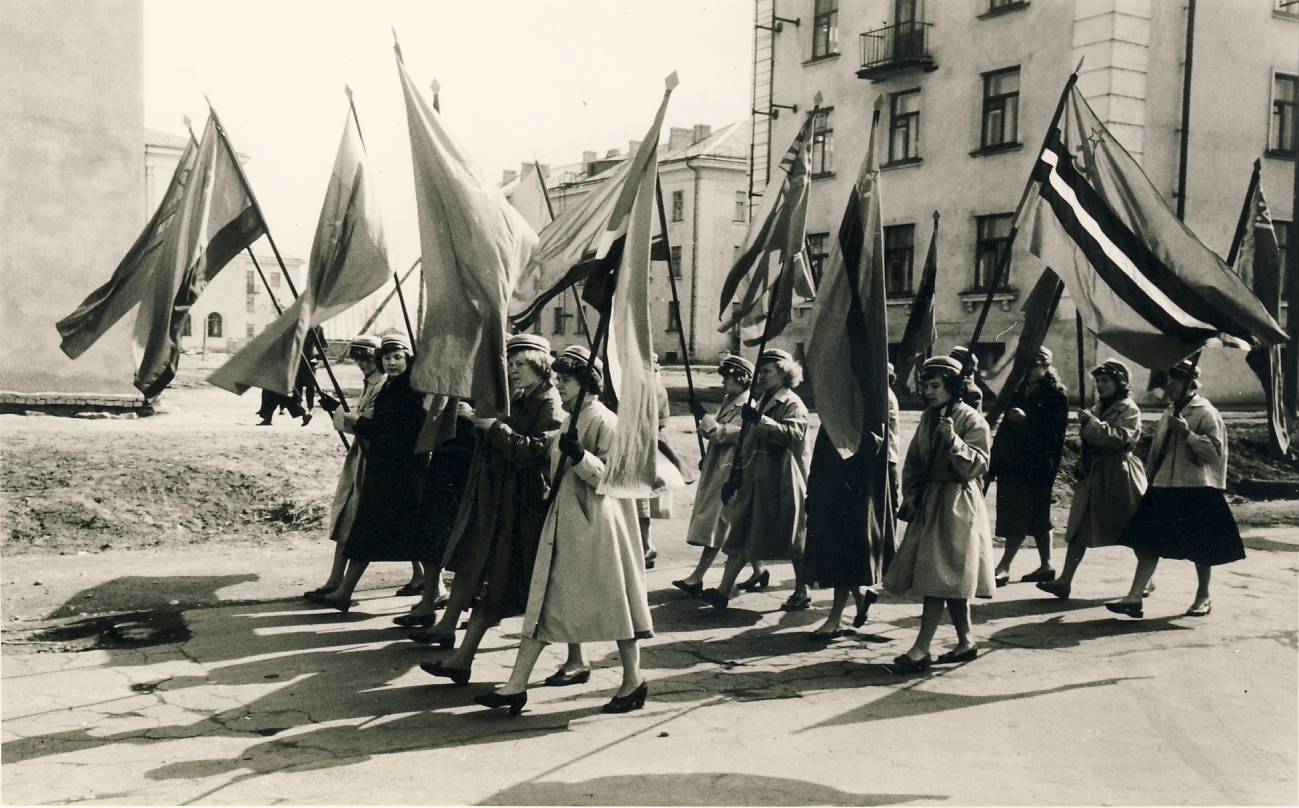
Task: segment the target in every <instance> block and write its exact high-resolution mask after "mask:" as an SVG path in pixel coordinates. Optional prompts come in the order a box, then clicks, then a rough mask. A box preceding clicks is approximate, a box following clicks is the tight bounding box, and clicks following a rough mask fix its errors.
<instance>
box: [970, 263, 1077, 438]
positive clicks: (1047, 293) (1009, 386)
mask: <svg viewBox="0 0 1299 808" xmlns="http://www.w3.org/2000/svg"><path fill="white" fill-rule="evenodd" d="M1063 293H1064V283H1063V282H1062V281H1061V280H1060V276H1059V275H1056V274H1055V273H1054V272H1052V271H1051V268H1050V267H1047V268H1045V269H1043V270H1042V274H1041V276H1039V277H1038V279H1037V283H1035V284H1033V291H1031V292H1029V293H1028V299H1027V300H1025V301H1024V305H1023V306H1022V307H1021V309H1020V311H1021V312H1023V315H1024V320H1023V325H1022V326H1021V327H1020V331H1019V340H1018V342H1016V343H1015V352H1014V360H1013V363H1012V364H1011V366H1010V373H1009V374H1007V376H1006V381H1005V383H1004V384H1002V386H1001V392H999V393H997V400H996V401H995V402H994V403H993V405H992V407H991V408H990V409H989V410H988V413H987V418H988V425H989V426H996V425H997V421H998V420H999V419H1000V418H1001V416H1002V415H1005V413H1006V409H1007V408H1008V407H1009V406H1010V401H1011V399H1013V398H1014V397H1015V394H1016V393H1017V392H1018V391H1019V388H1020V387H1021V386H1023V384H1024V380H1025V379H1027V378H1028V370H1029V368H1031V367H1032V366H1033V363H1034V362H1036V361H1037V351H1038V349H1039V348H1041V347H1042V343H1043V342H1045V341H1046V334H1047V332H1048V331H1050V330H1051V323H1052V322H1053V321H1054V320H1055V310H1056V307H1057V306H1059V305H1060V297H1061V295H1062V294H1063Z"/></svg>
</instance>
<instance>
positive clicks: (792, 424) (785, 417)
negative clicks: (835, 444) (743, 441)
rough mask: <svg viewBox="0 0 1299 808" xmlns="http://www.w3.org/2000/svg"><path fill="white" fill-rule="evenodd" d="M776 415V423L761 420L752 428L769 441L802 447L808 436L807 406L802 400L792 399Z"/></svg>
mask: <svg viewBox="0 0 1299 808" xmlns="http://www.w3.org/2000/svg"><path fill="white" fill-rule="evenodd" d="M776 415H777V417H776V418H773V419H772V420H773V421H775V423H771V424H768V423H763V422H761V421H759V422H758V423H756V424H754V425H753V426H752V427H751V429H753V431H754V432H755V433H756V434H757V436H758V437H759V438H760V439H762V440H763V441H766V442H767V443H772V444H775V445H777V446H784V447H785V448H786V449H798V448H799V447H801V446H802V445H803V439H804V438H805V437H807V408H806V407H804V406H803V403H802V402H801V401H791V402H789V403H788V404H786V405H785V406H784V407H782V408H781V409H780V410H779V411H778V412H777V413H776Z"/></svg>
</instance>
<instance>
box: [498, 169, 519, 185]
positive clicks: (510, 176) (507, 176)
mask: <svg viewBox="0 0 1299 808" xmlns="http://www.w3.org/2000/svg"><path fill="white" fill-rule="evenodd" d="M517 176H519V175H518V174H515V173H514V172H513V171H511V170H509V169H508V168H507V169H505V170H504V171H503V172H501V185H504V184H505V183H507V182H514V178H515V177H517Z"/></svg>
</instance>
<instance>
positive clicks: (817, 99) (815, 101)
mask: <svg viewBox="0 0 1299 808" xmlns="http://www.w3.org/2000/svg"><path fill="white" fill-rule="evenodd" d="M824 100H825V97H824V96H823V95H821V91H820V90H817V91H816V95H814V96H812V103H813V104H814V105H815V106H818V107H819V106H821V102H822V101H824Z"/></svg>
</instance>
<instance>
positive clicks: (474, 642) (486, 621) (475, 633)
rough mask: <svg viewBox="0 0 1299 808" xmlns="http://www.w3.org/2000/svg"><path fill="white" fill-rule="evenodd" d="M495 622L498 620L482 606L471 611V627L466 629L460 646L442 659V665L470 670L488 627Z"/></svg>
mask: <svg viewBox="0 0 1299 808" xmlns="http://www.w3.org/2000/svg"><path fill="white" fill-rule="evenodd" d="M495 623H496V621H495V620H493V619H492V618H491V617H490V616H488V615H487V614H486V612H485V611H484V610H483V609H482V608H477V609H474V610H473V611H472V612H470V613H469V627H468V628H467V629H465V636H464V639H462V640H461V641H460V646H459V647H458V648H456V650H455V651H453V652H452V653H451V655H450V656H448V657H447V658H446V659H444V660H442V667H444V668H455V669H456V670H469V668H471V667H473V664H474V656H475V655H476V654H477V653H478V646H479V644H481V643H482V641H483V637H484V636H485V635H486V634H487V629H489V628H491V627H492V626H493V625H495Z"/></svg>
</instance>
